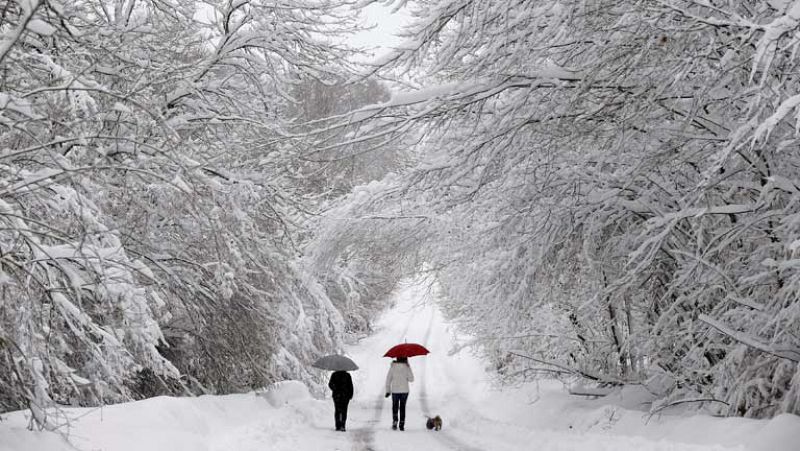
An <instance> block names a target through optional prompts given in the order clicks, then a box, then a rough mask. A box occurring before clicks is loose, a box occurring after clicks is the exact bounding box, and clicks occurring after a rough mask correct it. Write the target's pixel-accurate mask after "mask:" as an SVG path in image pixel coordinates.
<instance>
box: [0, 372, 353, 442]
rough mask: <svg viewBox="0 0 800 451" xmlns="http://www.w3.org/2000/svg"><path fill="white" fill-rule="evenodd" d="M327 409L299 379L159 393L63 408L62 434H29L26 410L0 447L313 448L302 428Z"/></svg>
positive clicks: (0, 427) (3, 434)
mask: <svg viewBox="0 0 800 451" xmlns="http://www.w3.org/2000/svg"><path fill="white" fill-rule="evenodd" d="M329 410H330V407H329V405H328V403H326V402H322V401H318V400H314V399H312V398H311V396H310V395H309V392H308V388H307V387H306V386H305V385H303V384H302V383H301V382H296V381H287V382H282V383H279V384H276V385H275V386H272V387H270V388H268V389H267V390H266V391H265V392H263V393H248V394H239V395H226V396H201V397H197V398H173V397H166V396H162V397H157V398H151V399H147V400H144V401H138V402H131V403H126V404H118V405H113V406H107V407H103V408H70V409H65V411H64V412H65V413H66V415H67V416H68V420H69V426H65V427H64V428H63V429H62V431H61V434H62V436H59V435H57V434H54V433H50V432H31V431H28V430H27V429H26V425H27V423H28V414H27V412H24V411H20V412H13V413H10V414H7V415H4V416H3V421H2V422H0V451H68V450H69V451H74V450H75V448H78V449H80V450H103V451H142V450H148V451H156V450H165V451H166V450H169V451H205V450H220V451H221V450H259V451H263V450H264V449H270V450H286V451H290V450H291V451H294V450H297V449H303V448H305V449H314V447H315V446H317V445H320V443H319V440H315V441H313V444H310V443H305V442H308V441H309V440H311V439H309V438H308V434H307V433H306V431H307V429H308V425H309V424H318V423H319V424H321V423H324V422H325V420H327V419H328V417H329V416H331V417H332V414H330V415H328V412H329ZM323 418H324V419H323ZM65 420H66V419H65ZM67 439H68V441H69V442H70V443H71V444H72V445H74V447H73V446H71V445H70V443H68V442H67ZM333 439H334V440H333V443H332V444H333V445H334V446H337V445H338V442H337V440H335V439H336V437H335V436H334V437H333ZM341 440H343V439H341ZM341 440H339V441H341ZM322 443H323V444H324V443H325V442H322ZM265 444H268V445H269V446H267V447H266V448H265ZM309 446H310V448H309ZM326 449H333V448H326Z"/></svg>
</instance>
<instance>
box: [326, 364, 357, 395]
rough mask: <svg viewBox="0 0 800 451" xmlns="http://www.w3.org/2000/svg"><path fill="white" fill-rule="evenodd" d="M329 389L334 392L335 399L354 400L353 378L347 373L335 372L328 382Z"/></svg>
mask: <svg viewBox="0 0 800 451" xmlns="http://www.w3.org/2000/svg"><path fill="white" fill-rule="evenodd" d="M328 388H330V389H331V391H333V397H334V398H336V399H353V378H351V377H350V373H348V372H347V371H334V372H333V374H331V380H330V382H328Z"/></svg>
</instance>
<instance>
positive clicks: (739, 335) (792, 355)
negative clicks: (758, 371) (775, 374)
mask: <svg viewBox="0 0 800 451" xmlns="http://www.w3.org/2000/svg"><path fill="white" fill-rule="evenodd" d="M698 319H700V321H702V322H704V323H706V324H708V325H709V326H711V327H713V328H714V329H716V330H718V331H719V332H722V333H723V334H725V335H727V336H729V337H731V338H733V339H734V340H736V341H738V342H740V343H743V344H745V345H747V346H750V347H751V348H753V349H757V350H759V351H761V352H766V353H767V354H772V355H774V356H775V357H780V358H782V359H786V360H791V361H792V362H796V363H800V350H795V349H788V348H787V349H778V348H776V347H775V346H772V345H769V344H767V343H762V342H761V341H759V340H758V339H757V338H756V337H752V336H750V335H747V334H745V333H744V332H740V331H738V330H734V329H732V328H730V327H728V326H726V325H725V324H723V323H721V322H720V321H717V320H715V319H714V318H712V317H710V316H708V315H700V316H699V317H698Z"/></svg>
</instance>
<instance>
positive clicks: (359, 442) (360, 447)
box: [353, 395, 383, 451]
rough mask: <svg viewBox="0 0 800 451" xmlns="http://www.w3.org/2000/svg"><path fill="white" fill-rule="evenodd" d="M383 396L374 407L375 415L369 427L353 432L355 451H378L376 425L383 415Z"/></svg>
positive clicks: (379, 397)
mask: <svg viewBox="0 0 800 451" xmlns="http://www.w3.org/2000/svg"><path fill="white" fill-rule="evenodd" d="M382 396H383V395H380V396H378V398H377V400H376V401H375V404H374V406H373V410H374V413H373V414H372V418H371V419H370V420H369V422H368V426H366V427H363V428H360V429H355V430H353V451H377V448H376V447H375V425H376V424H378V423H379V422H380V420H381V414H382V413H383V398H382Z"/></svg>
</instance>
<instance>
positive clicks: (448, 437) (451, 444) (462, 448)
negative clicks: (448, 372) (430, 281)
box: [419, 309, 485, 451]
mask: <svg viewBox="0 0 800 451" xmlns="http://www.w3.org/2000/svg"><path fill="white" fill-rule="evenodd" d="M436 313H437V311H436V310H435V309H434V311H433V313H432V314H431V319H430V321H428V329H427V330H426V331H425V338H424V340H425V344H426V345H429V344H430V338H431V332H432V330H433V323H434V320H435V318H436ZM427 374H428V359H425V363H424V364H423V365H422V378H421V379H422V383H421V384H420V385H421V388H420V396H419V398H420V399H419V402H420V406H421V407H422V413H423V414H424V415H425V416H426V417H430V416H431V411H430V406H429V404H428V388H427V386H428V378H427ZM432 434H433V437H434V438H435V439H436V440H438V441H439V442H440V443H441V444H442V445H444V446H446V447H448V448H450V449H453V450H457V451H485V450H483V449H480V448H475V447H474V446H472V445H470V444H468V443H464V442H463V441H461V440H459V439H457V438H456V437H455V436H453V435H452V434H450V433H449V432H446V431H444V430H441V431H432Z"/></svg>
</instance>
